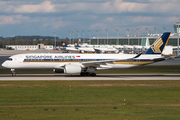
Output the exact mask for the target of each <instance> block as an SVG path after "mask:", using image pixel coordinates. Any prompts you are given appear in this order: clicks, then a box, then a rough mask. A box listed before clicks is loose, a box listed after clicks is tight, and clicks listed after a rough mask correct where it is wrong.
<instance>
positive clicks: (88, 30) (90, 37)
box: [88, 30, 91, 44]
mask: <svg viewBox="0 0 180 120" xmlns="http://www.w3.org/2000/svg"><path fill="white" fill-rule="evenodd" d="M88 32H89V40H90V44H91V30H88Z"/></svg>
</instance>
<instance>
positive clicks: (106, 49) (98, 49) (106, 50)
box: [94, 47, 118, 53]
mask: <svg viewBox="0 0 180 120" xmlns="http://www.w3.org/2000/svg"><path fill="white" fill-rule="evenodd" d="M94 49H95V51H98V52H102V53H104V52H115V53H118V50H117V49H116V48H107V47H95V48H94Z"/></svg>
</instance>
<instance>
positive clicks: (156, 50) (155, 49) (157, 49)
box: [151, 38, 163, 53]
mask: <svg viewBox="0 0 180 120" xmlns="http://www.w3.org/2000/svg"><path fill="white" fill-rule="evenodd" d="M162 45H163V40H162V38H160V39H159V40H158V41H157V42H156V43H155V44H154V46H152V47H151V49H152V51H153V52H154V53H161V50H160V47H161V46H162Z"/></svg>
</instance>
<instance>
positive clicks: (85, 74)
mask: <svg viewBox="0 0 180 120" xmlns="http://www.w3.org/2000/svg"><path fill="white" fill-rule="evenodd" d="M80 75H81V76H96V73H89V72H81V73H80Z"/></svg>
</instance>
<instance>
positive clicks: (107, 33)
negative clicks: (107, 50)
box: [106, 29, 108, 45]
mask: <svg viewBox="0 0 180 120" xmlns="http://www.w3.org/2000/svg"><path fill="white" fill-rule="evenodd" d="M106 33H107V45H108V29H106Z"/></svg>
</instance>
